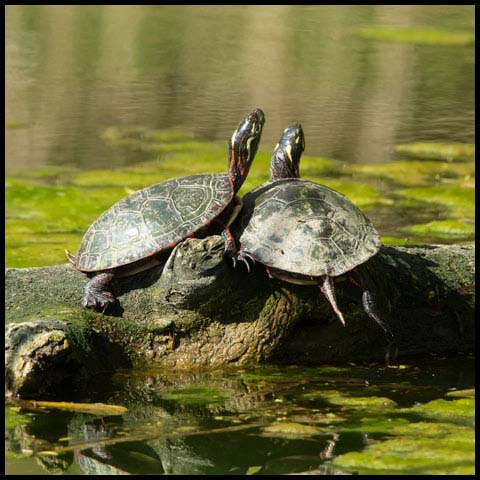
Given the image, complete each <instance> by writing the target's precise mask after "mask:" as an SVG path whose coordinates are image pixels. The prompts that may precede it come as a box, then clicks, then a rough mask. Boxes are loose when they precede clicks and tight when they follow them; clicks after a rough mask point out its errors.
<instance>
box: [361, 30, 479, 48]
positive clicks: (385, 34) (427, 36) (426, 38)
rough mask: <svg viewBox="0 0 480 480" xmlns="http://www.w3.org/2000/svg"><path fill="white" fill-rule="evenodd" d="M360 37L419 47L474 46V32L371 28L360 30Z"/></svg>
mask: <svg viewBox="0 0 480 480" xmlns="http://www.w3.org/2000/svg"><path fill="white" fill-rule="evenodd" d="M360 36H362V37H363V38H367V39H369V40H378V41H381V42H399V43H414V44H419V45H473V43H474V42H475V34H474V33H473V32H451V31H445V30H433V29H419V28H411V27H384V26H370V27H364V28H362V29H360Z"/></svg>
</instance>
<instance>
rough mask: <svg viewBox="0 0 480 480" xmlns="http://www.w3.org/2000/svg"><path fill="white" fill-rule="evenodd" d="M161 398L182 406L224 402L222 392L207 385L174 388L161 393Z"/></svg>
mask: <svg viewBox="0 0 480 480" xmlns="http://www.w3.org/2000/svg"><path fill="white" fill-rule="evenodd" d="M161 398H162V399H163V400H172V401H175V402H178V403H180V404H183V405H208V404H211V403H223V402H224V401H225V400H226V396H225V394H224V393H223V392H221V391H220V390H219V389H217V388H215V387H209V386H207V385H204V386H192V387H185V388H175V389H172V390H168V391H166V392H164V393H162V394H161Z"/></svg>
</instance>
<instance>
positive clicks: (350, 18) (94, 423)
mask: <svg viewBox="0 0 480 480" xmlns="http://www.w3.org/2000/svg"><path fill="white" fill-rule="evenodd" d="M5 25H6V165H5V167H6V173H7V177H8V178H7V197H6V198H7V204H6V256H7V261H6V263H7V266H12V267H27V266H39V265H50V264H58V263H63V262H65V257H64V248H68V249H70V250H72V251H75V250H76V248H78V245H79V242H80V240H81V237H82V235H83V233H84V232H85V229H86V228H87V227H88V225H89V224H90V223H91V222H92V221H93V220H94V219H95V218H96V217H97V216H98V215H99V214H100V213H101V212H102V211H103V210H105V209H106V208H108V207H109V206H110V205H112V204H113V203H114V202H115V201H116V200H118V199H119V198H122V197H124V196H125V195H127V194H128V193H129V192H130V191H132V190H135V189H138V188H141V187H142V186H146V185H149V184H151V183H154V182H155V181H161V180H163V179H165V178H170V177H175V176H180V175H188V174H190V173H196V172H203V171H225V164H226V155H224V153H223V152H224V150H223V149H225V152H226V142H227V140H228V138H230V136H231V133H232V131H233V129H234V128H235V127H236V125H237V124H238V122H239V121H240V119H241V118H242V117H243V116H244V115H245V114H246V113H247V112H248V111H250V110H252V109H253V108H255V107H261V108H262V109H263V110H264V111H265V113H266V117H267V123H266V125H265V129H264V133H263V136H262V143H261V147H260V149H261V150H262V149H263V150H262V152H261V154H259V155H257V159H256V160H255V163H254V165H253V167H252V170H251V172H250V175H249V178H248V180H247V183H246V184H245V185H246V187H245V190H244V192H245V191H247V190H248V189H249V188H253V187H254V186H256V185H258V184H259V183H261V182H263V181H265V179H266V178H267V176H268V157H269V154H270V153H271V150H272V148H273V146H274V145H275V143H276V142H277V141H278V138H279V136H280V135H281V132H282V131H283V129H284V128H285V127H286V126H287V125H289V124H291V123H293V122H300V123H301V124H302V125H303V128H304V131H305V135H306V151H305V155H306V156H307V157H308V156H309V157H310V158H307V157H306V158H305V160H304V161H302V165H303V166H302V167H301V171H302V172H303V173H302V175H303V176H304V178H308V179H311V180H314V181H318V182H322V183H326V184H327V185H329V186H331V187H332V188H335V189H338V190H339V191H341V192H342V193H345V194H346V195H347V196H349V198H351V199H352V201H354V203H356V204H357V205H359V206H360V207H361V208H362V210H364V211H366V212H367V213H368V216H369V217H370V218H371V219H372V221H373V223H374V224H375V225H376V227H377V228H378V230H379V232H380V233H381V235H382V240H383V242H384V243H386V244H396V243H408V242H410V243H412V242H420V243H469V242H470V243H471V242H472V241H473V239H474V229H473V221H474V173H475V172H474V165H473V154H472V152H471V150H470V151H469V152H470V153H469V154H468V155H467V156H466V158H460V157H461V155H459V154H458V152H457V153H455V155H453V156H452V155H451V154H450V153H448V152H450V150H449V148H450V144H456V147H455V148H459V146H460V147H462V148H463V147H464V146H465V145H466V144H472V143H474V92H475V88H474V47H473V46H472V45H471V44H470V43H469V42H467V43H466V44H462V43H461V44H457V43H456V41H453V42H452V41H449V42H447V44H439V43H438V41H436V42H433V43H431V42H426V41H425V39H422V40H421V41H418V40H416V41H413V42H412V41H408V42H389V41H378V40H374V39H372V38H367V37H368V35H366V33H365V30H362V29H365V28H367V27H372V26H375V27H378V26H382V27H384V26H390V27H411V28H414V29H419V30H424V29H428V30H433V31H447V32H454V33H455V32H457V33H460V34H462V33H464V32H467V34H469V33H470V34H471V33H472V32H473V31H474V26H475V25H474V7H473V6H435V7H432V6H388V5H384V6H349V7H345V6H275V7H272V6H210V7H205V6H203V7H202V6H200V7H191V6H190V7H187V6H112V5H107V6H21V5H20V6H7V7H6V24H5ZM362 32H363V33H362ZM377 34H378V32H377ZM112 128H113V130H112ZM129 128H134V129H136V130H135V131H136V132H137V134H136V135H137V136H138V138H140V140H139V143H136V144H135V145H134V147H135V148H133V147H132V144H131V143H130V144H127V145H125V142H124V143H123V144H121V142H120V141H122V140H125V139H129V138H130V137H129V135H130V134H129V133H128V132H129V130H128V129H129ZM172 128H174V129H175V130H176V131H178V132H182V133H184V134H186V135H190V136H191V138H192V139H193V140H194V141H196V142H198V143H197V144H196V145H197V146H198V148H197V147H195V148H193V149H192V150H186V154H182V153H181V152H182V151H183V150H182V149H185V148H186V147H185V145H184V144H182V143H180V142H178V143H175V142H174V141H171V142H170V141H164V143H161V142H160V143H159V144H151V143H150V142H148V141H146V140H145V138H142V135H143V134H138V132H139V131H141V132H147V133H148V132H153V131H156V130H160V131H162V132H163V131H164V130H165V129H167V130H169V129H172ZM111 131H114V132H117V134H116V135H117V137H115V138H114V140H115V141H107V140H106V135H105V133H106V132H111ZM135 138H137V137H135ZM189 138H190V137H189ZM118 139H120V141H118ZM415 142H434V143H435V144H437V143H442V144H448V145H447V146H444V147H442V148H440V147H438V145H436V146H435V148H434V150H435V151H434V153H433V154H430V157H429V156H428V155H427V156H425V153H423V154H419V153H418V152H417V153H415V154H414V155H413V158H412V155H406V154H404V153H399V151H395V148H396V147H397V146H398V145H399V144H413V143H415ZM157 147H162V148H161V149H160V148H157ZM430 147H431V146H429V148H430ZM208 148H211V150H208ZM197 150H201V152H200V153H199V151H197ZM178 152H180V153H178ZM219 152H220V153H219ZM446 152H447V153H446ZM202 155H203V156H202ZM204 157H205V158H208V159H209V163H208V164H207V163H202V161H203V159H204ZM320 157H322V158H320ZM324 157H326V158H328V159H332V162H330V161H326V160H325V158H324ZM210 160H211V161H210ZM136 166H138V170H132V168H133V167H136ZM244 192H243V193H244ZM403 367H405V368H398V369H386V368H384V367H383V366H379V365H371V366H362V367H353V366H345V367H342V368H333V367H332V369H331V370H329V368H327V367H319V368H318V369H309V368H301V367H289V368H287V367H282V368H280V367H278V368H277V367H262V368H258V369H254V370H251V369H250V370H245V371H238V370H237V371H228V372H213V373H205V374H200V373H191V372H190V373H181V372H158V371H157V372H154V371H152V372H145V373H142V372H118V373H117V374H116V375H115V376H114V377H113V378H112V379H109V378H107V379H102V382H103V383H102V382H101V383H100V384H96V385H91V386H88V388H87V392H88V393H87V394H86V393H85V392H76V394H75V395H73V401H75V402H103V403H111V404H118V405H125V406H127V407H128V408H129V411H128V413H127V414H125V415H123V416H115V417H114V416H108V415H107V416H105V415H103V416H102V415H97V416H94V415H87V414H85V413H78V412H77V413H72V412H70V411H67V412H63V413H59V411H58V410H55V409H52V410H50V411H49V413H45V412H42V411H39V410H38V409H34V410H33V412H32V410H31V409H25V408H24V409H23V410H21V411H20V414H19V415H16V414H15V413H12V412H10V413H9V415H10V416H12V415H13V417H14V418H13V420H12V421H13V423H12V424H10V426H8V427H7V430H6V453H7V461H6V469H7V471H8V473H16V474H19V473H26V474H45V473H47V472H49V473H55V472H59V473H60V472H61V473H63V474H78V473H94V472H97V473H99V472H102V473H105V472H107V471H110V472H112V473H121V472H128V473H162V472H164V473H181V472H185V471H186V473H190V474H192V473H196V472H198V473H216V474H245V473H250V474H254V473H258V474H267V473H272V474H276V473H291V472H301V471H306V470H310V469H319V470H320V471H323V473H328V472H335V471H341V472H347V473H356V472H358V473H369V468H370V469H372V471H373V472H374V473H390V474H391V473H400V474H423V473H451V474H453V473H460V474H461V473H473V465H474V458H473V455H474V453H473V431H474V430H473V415H472V411H473V406H472V405H470V404H469V405H467V407H468V408H467V407H465V406H464V404H463V403H461V402H462V401H463V400H468V398H469V397H468V395H470V394H469V393H467V394H465V395H467V399H465V398H463V397H461V396H460V397H458V398H456V397H449V396H446V394H447V393H448V392H449V391H451V389H453V388H455V389H458V390H461V389H470V388H472V387H473V385H474V379H473V361H472V360H471V359H467V360H465V359H462V358H460V359H444V360H437V361H432V362H426V361H424V360H412V361H411V362H410V363H409V364H408V366H403ZM332 392H334V393H332ZM359 395H360V396H366V397H369V399H370V400H369V402H367V407H366V408H364V407H361V406H359V404H358V400H355V398H357V397H358V396H359ZM378 398H380V399H388V400H378ZM70 399H72V398H70ZM352 399H353V400H352ZM446 399H448V401H449V402H450V403H449V404H448V406H451V407H452V406H453V407H455V408H456V413H455V414H453V413H452V412H449V411H448V412H447V414H445V412H443V416H442V411H441V408H439V407H438V405H437V404H434V406H435V408H433V407H432V406H430V407H429V408H427V407H425V408H426V410H425V411H421V405H425V404H427V403H428V402H431V401H437V400H439V401H441V402H443V401H446ZM62 400H68V398H65V399H62ZM457 401H458V402H460V403H458V404H457V403H454V402H457ZM392 402H395V403H392ZM417 404H420V406H418V405H417ZM440 405H441V407H442V408H444V407H445V405H444V404H443V403H440ZM402 409H405V410H402ZM432 411H433V413H432ZM27 412H29V413H28V414H27ZM9 415H7V419H9V418H10V416H9ZM291 424H293V426H292V425H291ZM405 425H406V426H407V427H408V428H409V429H410V430H408V432H407V433H408V435H407V434H406V433H405V431H402V428H404V429H405V428H407V427H405ZM307 427H308V428H307ZM309 428H310V430H309ZM312 428H313V429H317V430H311V429H312ZM222 429H223V430H222ZM422 429H423V430H422ZM465 429H466V430H465ZM402 432H403V433H402ZM415 432H417V433H415ZM418 432H420V434H419V433H418ZM429 439H431V443H433V444H434V445H433V446H432V445H425V442H427V441H428V440H429ZM376 441H377V443H376ZM396 441H398V442H400V447H399V446H398V445H397V444H395V442H396ZM82 442H88V443H87V445H83V446H81V445H79V444H81V443H82ZM422 442H423V443H422ZM62 448H63V450H62ZM402 448H403V450H402ZM382 449H384V450H383V451H382ZM52 451H53V452H54V453H55V454H52V453H51V452H52ZM399 451H400V452H401V453H400V454H399V453H398V452H399ZM42 452H43V453H42ZM45 452H47V453H45ZM48 452H50V453H48ZM357 453H358V454H360V453H362V455H365V456H360V457H358V458H355V455H356V454H357ZM390 455H393V457H394V462H393V464H391V465H388V464H387V463H388V462H387V460H388V458H390V457H389V456H390ZM432 458H433V459H435V460H434V461H433V463H432V461H431V460H429V459H432ZM383 459H386V460H385V462H384V463H382V462H383ZM439 459H442V461H440V460H439ZM445 459H446V460H445ZM449 459H452V460H451V461H450V460H449ZM444 460H445V461H444ZM442 462H443V463H442ZM322 468H323V469H324V470H321V469H322ZM109 469H110V470H109Z"/></svg>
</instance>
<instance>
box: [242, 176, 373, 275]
mask: <svg viewBox="0 0 480 480" xmlns="http://www.w3.org/2000/svg"><path fill="white" fill-rule="evenodd" d="M236 228H237V230H236V231H235V235H236V237H237V239H238V240H239V242H240V246H241V248H242V249H243V250H246V251H247V252H249V253H251V254H252V256H253V257H254V258H255V260H257V261H259V262H261V263H264V264H266V265H268V266H270V267H273V268H275V269H279V270H283V271H286V272H291V273H295V274H301V275H305V276H312V277H317V276H321V275H326V274H328V275H330V276H338V275H341V274H343V273H345V272H347V271H349V270H351V269H353V268H355V267H356V266H357V265H360V264H361V263H364V262H366V261H367V260H368V259H369V258H370V257H372V256H373V255H375V254H376V253H377V252H378V250H379V249H380V247H381V242H380V237H379V235H378V233H377V231H376V230H375V228H374V227H373V225H372V223H371V222H370V220H369V219H368V218H367V217H366V216H365V215H364V214H363V213H362V212H361V211H360V210H359V209H358V208H357V207H356V206H355V205H354V204H353V203H352V202H351V201H350V200H349V199H348V198H347V197H345V196H344V195H342V194H341V193H339V192H336V191H335V190H332V189H331V188H328V187H326V186H325V185H320V184H317V183H314V182H310V181H308V180H300V179H285V180H279V181H276V182H273V183H267V184H265V185H262V186H260V187H258V188H257V189H255V190H253V191H252V192H250V193H248V194H247V195H245V197H244V198H243V209H242V213H241V217H240V219H238V220H237V222H236Z"/></svg>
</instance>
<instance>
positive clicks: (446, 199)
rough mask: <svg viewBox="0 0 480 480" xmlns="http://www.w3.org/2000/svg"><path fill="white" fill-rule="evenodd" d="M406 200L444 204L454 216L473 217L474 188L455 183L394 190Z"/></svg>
mask: <svg viewBox="0 0 480 480" xmlns="http://www.w3.org/2000/svg"><path fill="white" fill-rule="evenodd" d="M395 193H396V194H397V195H400V196H403V197H405V199H406V200H412V199H413V200H421V201H424V202H427V203H432V204H441V205H445V206H446V207H447V208H448V209H449V214H450V216H452V217H454V218H472V219H473V218H474V217H475V190H474V189H473V188H466V187H461V186H457V185H440V186H430V187H424V188H406V189H402V190H396V191H395Z"/></svg>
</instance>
